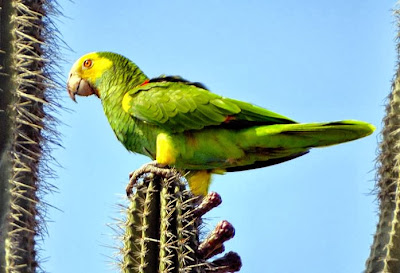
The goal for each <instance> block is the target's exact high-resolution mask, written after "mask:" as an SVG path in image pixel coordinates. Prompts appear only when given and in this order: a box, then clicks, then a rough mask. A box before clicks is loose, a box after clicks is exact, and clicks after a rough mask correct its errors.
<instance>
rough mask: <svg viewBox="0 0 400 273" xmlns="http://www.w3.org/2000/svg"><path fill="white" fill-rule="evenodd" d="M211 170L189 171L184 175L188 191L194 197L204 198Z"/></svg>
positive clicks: (209, 182)
mask: <svg viewBox="0 0 400 273" xmlns="http://www.w3.org/2000/svg"><path fill="white" fill-rule="evenodd" d="M211 174H212V171H211V170H201V171H190V172H189V173H188V174H187V175H186V179H187V181H188V182H189V186H190V190H191V191H192V193H193V194H194V195H197V196H198V195H201V196H206V195H207V193H208V187H209V186H210V184H211Z"/></svg>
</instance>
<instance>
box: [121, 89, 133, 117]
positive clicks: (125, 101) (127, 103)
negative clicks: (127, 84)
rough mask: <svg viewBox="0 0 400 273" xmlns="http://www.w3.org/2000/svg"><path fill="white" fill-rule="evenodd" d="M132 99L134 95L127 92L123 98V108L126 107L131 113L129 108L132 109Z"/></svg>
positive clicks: (125, 109) (126, 110)
mask: <svg viewBox="0 0 400 273" xmlns="http://www.w3.org/2000/svg"><path fill="white" fill-rule="evenodd" d="M131 101H132V96H131V95H129V94H128V93H126V94H125V95H124V97H123V98H122V109H124V111H125V112H127V113H129V110H130V109H131Z"/></svg>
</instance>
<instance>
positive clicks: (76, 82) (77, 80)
mask: <svg viewBox="0 0 400 273" xmlns="http://www.w3.org/2000/svg"><path fill="white" fill-rule="evenodd" d="M67 90H68V94H69V96H70V98H71V99H72V100H73V101H74V102H76V99H75V95H79V96H85V97H86V96H90V95H93V94H95V95H97V92H96V91H95V90H94V89H93V88H92V87H91V86H90V84H89V83H88V82H87V81H86V80H84V79H82V78H81V77H80V76H78V75H77V74H74V73H71V74H70V75H69V78H68V82H67ZM97 96H98V95H97Z"/></svg>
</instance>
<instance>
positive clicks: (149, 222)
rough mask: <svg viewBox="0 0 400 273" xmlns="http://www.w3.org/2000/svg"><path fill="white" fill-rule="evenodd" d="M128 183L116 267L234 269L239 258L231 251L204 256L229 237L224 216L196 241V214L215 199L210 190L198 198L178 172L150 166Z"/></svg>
mask: <svg viewBox="0 0 400 273" xmlns="http://www.w3.org/2000/svg"><path fill="white" fill-rule="evenodd" d="M135 177H137V176H135ZM130 185H131V186H132V185H133V187H134V191H133V194H132V195H131V197H130V206H129V207H128V208H127V211H126V213H127V218H126V220H125V221H124V222H123V225H124V229H125V234H124V235H123V241H124V246H123V248H122V250H121V253H122V256H123V257H122V259H121V261H120V268H121V271H122V272H124V273H131V272H143V273H146V272H149V273H153V272H160V273H167V272H181V273H184V272H193V273H203V272H216V273H217V272H221V273H222V272H235V271H238V270H239V269H240V267H241V261H240V257H239V256H238V255H237V254H236V253H234V252H229V253H227V254H226V255H225V256H224V257H222V258H219V259H216V260H214V261H212V262H208V261H207V259H209V258H212V257H213V256H214V255H216V254H218V253H221V252H223V250H224V246H223V243H224V242H225V241H226V240H229V239H230V238H232V237H233V235H234V229H233V226H232V225H231V224H230V223H228V222H227V221H222V222H220V223H219V224H218V225H217V226H216V228H215V229H214V231H213V232H211V234H210V235H209V236H208V237H207V238H206V239H205V240H204V242H202V243H199V226H200V225H201V223H202V222H201V216H202V215H203V214H205V213H206V212H208V211H209V210H210V209H212V208H213V207H215V206H217V205H219V204H220V203H221V200H220V197H219V195H218V194H216V193H210V194H209V195H208V196H206V197H205V198H204V199H203V200H202V202H200V197H195V196H193V195H192V194H191V192H190V191H189V190H188V189H187V183H186V181H185V179H184V178H183V177H182V175H181V174H179V173H178V172H177V171H175V170H173V169H158V168H157V169H155V168H154V167H153V169H152V171H151V172H150V170H149V172H145V173H143V174H142V175H141V176H139V179H138V180H137V181H135V182H134V183H130ZM128 192H129V191H128Z"/></svg>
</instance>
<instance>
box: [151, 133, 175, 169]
mask: <svg viewBox="0 0 400 273" xmlns="http://www.w3.org/2000/svg"><path fill="white" fill-rule="evenodd" d="M156 145H157V148H156V160H157V162H158V163H160V164H166V165H171V164H174V163H175V161H176V154H177V151H176V150H175V148H174V146H173V142H172V137H171V136H170V135H168V134H165V133H160V134H158V135H157V142H156Z"/></svg>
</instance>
